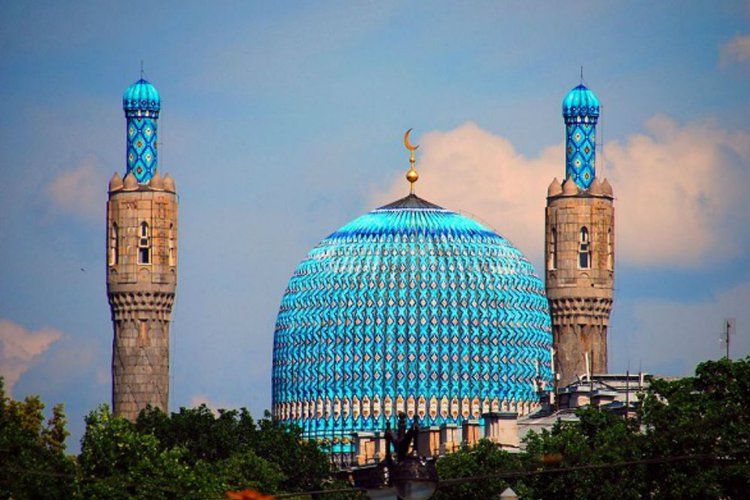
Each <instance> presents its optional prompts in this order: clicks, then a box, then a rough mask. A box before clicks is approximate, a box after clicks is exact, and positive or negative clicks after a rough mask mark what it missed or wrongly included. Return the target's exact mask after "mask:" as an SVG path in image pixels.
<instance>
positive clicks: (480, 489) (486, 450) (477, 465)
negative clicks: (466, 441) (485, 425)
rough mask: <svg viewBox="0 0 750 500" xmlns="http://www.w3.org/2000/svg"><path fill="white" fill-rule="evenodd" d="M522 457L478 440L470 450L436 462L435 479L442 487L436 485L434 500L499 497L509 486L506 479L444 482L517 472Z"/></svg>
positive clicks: (465, 449) (519, 491) (514, 487)
mask: <svg viewBox="0 0 750 500" xmlns="http://www.w3.org/2000/svg"><path fill="white" fill-rule="evenodd" d="M524 458H525V457H524V456H521V455H519V454H511V453H508V452H506V451H502V450H500V449H499V448H498V447H497V446H496V445H494V444H493V443H491V442H490V441H488V440H486V439H483V440H481V441H479V443H477V445H476V446H474V447H473V448H467V447H464V448H462V449H461V450H459V451H457V452H456V453H452V454H450V455H446V456H445V457H443V458H441V459H440V460H438V461H437V464H436V467H437V470H438V477H439V478H440V480H441V481H442V482H443V484H441V485H440V486H439V488H438V491H437V493H436V494H435V497H434V498H436V499H457V500H464V499H465V500H473V499H476V498H492V497H493V496H496V495H499V493H500V492H502V491H503V490H504V489H505V488H507V487H508V486H509V485H510V484H509V483H508V482H507V481H506V480H503V479H497V478H486V479H475V480H472V481H465V482H460V483H456V484H449V483H445V482H444V481H446V480H450V479H458V478H465V477H474V478H481V477H482V476H491V475H493V474H494V475H497V474H500V473H503V474H504V473H511V472H519V471H522V470H524V461H523V459H524ZM512 487H513V489H514V491H516V493H519V494H520V493H521V492H522V491H525V490H524V489H523V487H522V486H521V488H520V489H518V485H516V484H513V485H512Z"/></svg>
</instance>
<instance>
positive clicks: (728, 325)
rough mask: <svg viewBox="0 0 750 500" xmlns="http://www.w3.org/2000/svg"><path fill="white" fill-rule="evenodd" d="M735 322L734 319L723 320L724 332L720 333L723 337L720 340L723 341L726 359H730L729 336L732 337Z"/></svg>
mask: <svg viewBox="0 0 750 500" xmlns="http://www.w3.org/2000/svg"><path fill="white" fill-rule="evenodd" d="M736 323H737V321H736V320H735V318H724V331H723V332H721V333H722V336H723V337H724V338H723V339H722V340H723V341H724V344H725V345H726V348H727V350H726V356H727V359H731V358H730V357H729V341H730V338H731V335H734V329H735V327H736Z"/></svg>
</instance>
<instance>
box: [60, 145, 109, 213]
mask: <svg viewBox="0 0 750 500" xmlns="http://www.w3.org/2000/svg"><path fill="white" fill-rule="evenodd" d="M106 190H107V181H106V178H105V174H104V172H103V171H102V169H100V168H99V167H98V164H97V161H96V160H95V159H94V158H93V157H89V158H86V159H85V160H83V161H82V162H81V163H80V164H79V165H78V166H76V167H74V168H72V169H69V170H65V171H63V172H61V173H60V174H59V175H58V176H57V177H55V179H54V180H53V181H52V182H51V183H50V184H49V185H48V186H47V191H46V192H47V194H48V195H49V197H50V199H51V200H52V201H53V202H54V203H55V205H56V206H57V207H58V208H60V209H61V210H63V211H65V212H68V213H72V214H76V215H81V216H83V217H85V218H87V219H90V220H99V219H101V210H102V206H103V204H104V196H105V194H106Z"/></svg>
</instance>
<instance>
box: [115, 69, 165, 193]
mask: <svg viewBox="0 0 750 500" xmlns="http://www.w3.org/2000/svg"><path fill="white" fill-rule="evenodd" d="M122 109H123V110H125V118H126V119H127V130H128V139H127V150H126V155H127V170H126V172H125V175H127V174H128V173H129V172H133V175H135V178H136V179H137V180H138V182H139V183H141V184H145V183H147V182H148V181H149V180H150V179H151V177H153V175H154V173H155V172H156V168H157V160H156V122H157V120H158V119H159V110H160V109H161V99H160V98H159V92H157V90H156V87H154V86H153V85H151V83H149V82H147V81H146V80H144V79H143V78H141V79H140V80H138V81H137V82H135V83H134V84H132V85H131V86H130V87H128V88H127V90H126V91H125V93H124V94H123V96H122Z"/></svg>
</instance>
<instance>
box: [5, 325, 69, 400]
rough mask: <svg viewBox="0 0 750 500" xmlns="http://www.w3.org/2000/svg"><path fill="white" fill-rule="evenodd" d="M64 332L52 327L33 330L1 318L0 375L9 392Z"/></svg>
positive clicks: (11, 391) (10, 392)
mask: <svg viewBox="0 0 750 500" xmlns="http://www.w3.org/2000/svg"><path fill="white" fill-rule="evenodd" d="M60 337H62V333H61V332H59V331H58V330H54V329H52V328H42V329H41V330H38V331H36V332H31V331H29V330H27V329H25V328H24V327H22V326H21V325H18V324H16V323H13V322H12V321H10V320H7V319H0V375H2V377H3V378H4V379H5V384H6V387H7V390H8V393H9V394H11V395H12V393H13V386H14V385H15V383H16V382H17V381H18V379H19V378H20V377H21V375H23V374H24V373H25V372H26V370H28V369H29V367H30V366H31V364H32V362H33V361H34V359H35V358H37V357H38V356H39V355H41V354H42V353H44V352H45V351H46V350H47V349H49V347H50V345H52V343H53V342H55V341H56V340H58V339H60Z"/></svg>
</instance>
